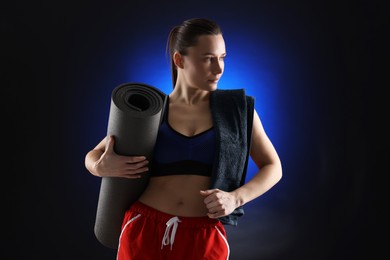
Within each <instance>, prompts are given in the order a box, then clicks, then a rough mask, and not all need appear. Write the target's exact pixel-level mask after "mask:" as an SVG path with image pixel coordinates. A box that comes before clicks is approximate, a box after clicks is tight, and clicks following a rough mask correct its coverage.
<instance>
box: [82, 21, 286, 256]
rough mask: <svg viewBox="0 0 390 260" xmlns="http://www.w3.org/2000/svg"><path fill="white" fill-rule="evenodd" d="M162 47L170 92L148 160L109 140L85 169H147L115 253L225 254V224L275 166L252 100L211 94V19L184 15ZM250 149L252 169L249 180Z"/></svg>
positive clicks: (216, 48) (265, 185)
mask: <svg viewBox="0 0 390 260" xmlns="http://www.w3.org/2000/svg"><path fill="white" fill-rule="evenodd" d="M168 50H169V54H170V59H171V69H172V79H173V86H174V88H173V91H172V92H171V93H170V94H169V96H168V101H167V106H166V109H165V110H164V117H163V120H162V123H161V125H160V129H159V133H158V136H157V141H156V145H155V149H154V155H153V161H152V162H148V161H147V160H146V159H145V157H143V156H121V155H118V154H116V153H115V152H114V150H113V147H114V137H112V136H110V137H109V138H106V137H105V138H103V140H102V141H101V142H100V143H99V144H98V145H97V146H96V147H95V148H94V149H93V150H91V151H90V152H88V153H87V155H86V158H85V165H86V168H87V169H88V170H89V171H90V172H91V173H92V174H93V175H95V176H99V177H124V178H139V177H140V175H141V174H142V173H144V172H146V171H149V169H150V171H149V173H148V174H150V180H149V183H148V186H147V188H146V190H145V191H144V192H143V194H142V195H141V197H140V198H139V200H138V201H137V202H135V203H134V204H133V205H132V206H131V207H130V208H129V209H128V210H127V212H126V214H125V216H124V220H123V225H122V233H121V236H120V240H119V247H118V253H117V259H181V260H182V259H186V260H187V259H196V260H199V259H228V258H229V253H230V252H229V245H228V242H227V237H226V232H225V229H224V224H230V225H236V224H237V218H238V217H239V216H241V215H242V214H243V210H242V206H243V205H244V204H246V203H248V202H249V201H251V200H253V199H255V198H257V197H259V196H261V195H262V194H264V193H265V192H267V191H268V190H269V189H270V188H271V187H273V186H274V185H275V184H276V183H277V182H278V181H279V180H280V179H281V177H282V167H281V162H280V159H279V157H278V154H277V152H276V150H275V148H274V146H273V145H272V143H271V141H270V140H269V138H268V137H267V135H266V133H265V131H264V129H263V126H262V124H261V121H260V119H259V116H258V114H257V112H256V111H255V110H254V108H253V105H252V106H245V105H242V104H244V103H245V100H251V99H250V98H248V97H247V96H246V95H245V96H244V98H236V96H235V95H236V94H237V93H236V92H239V91H225V92H224V91H221V90H217V85H218V81H219V80H220V79H221V76H222V74H223V72H224V59H225V57H226V48H225V41H224V38H223V35H222V31H221V29H220V27H219V26H218V25H217V24H216V23H215V22H213V21H211V20H208V19H199V18H195V19H189V20H186V21H184V22H183V23H182V24H181V25H179V26H176V27H174V28H173V29H172V30H171V32H170V34H169V38H168ZM233 93H236V94H233ZM239 93H244V92H242V91H241V92H239ZM241 95H242V94H241ZM226 96H227V97H226ZM221 100H225V101H223V102H222V101H221ZM235 101H237V102H235ZM241 101H242V102H241ZM224 102H225V103H224ZM249 103H250V102H249ZM224 104H225V105H224ZM230 107H232V108H230ZM229 109H230V110H229ZM215 111H219V112H215ZM237 111H243V112H242V114H240V113H241V112H240V113H238V112H237ZM241 115H244V116H247V117H248V120H247V121H245V120H242V118H241V117H240V118H238V117H239V116H241ZM225 121H231V122H232V124H230V123H228V124H224V122H225ZM247 122H248V123H247ZM229 125H231V126H232V127H229ZM234 126H238V127H237V128H236V129H234ZM244 129H247V130H248V131H247V132H246V131H243V130H244ZM246 133H247V134H246ZM225 136H233V137H234V138H231V139H230V140H229V139H226V137H225ZM106 140H107V142H106ZM236 140H237V141H236ZM240 145H242V146H240ZM236 147H241V148H242V149H236ZM234 149H236V150H234ZM246 149H247V151H248V152H246ZM230 150H231V151H230ZM249 155H250V156H251V158H252V159H253V161H254V162H255V164H256V165H257V167H258V172H257V173H256V174H255V175H254V177H253V178H252V179H250V180H248V181H247V182H246V183H245V182H244V180H245V172H246V164H247V161H248V156H249ZM237 169H238V170H237ZM226 176H228V177H226Z"/></svg>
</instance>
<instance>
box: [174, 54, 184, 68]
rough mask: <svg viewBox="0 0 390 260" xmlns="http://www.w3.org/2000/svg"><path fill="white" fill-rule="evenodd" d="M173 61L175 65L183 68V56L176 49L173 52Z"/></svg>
mask: <svg viewBox="0 0 390 260" xmlns="http://www.w3.org/2000/svg"><path fill="white" fill-rule="evenodd" d="M173 62H174V63H175V65H176V67H178V68H181V69H182V68H183V56H182V55H181V54H180V53H178V52H177V51H176V52H175V53H174V54H173Z"/></svg>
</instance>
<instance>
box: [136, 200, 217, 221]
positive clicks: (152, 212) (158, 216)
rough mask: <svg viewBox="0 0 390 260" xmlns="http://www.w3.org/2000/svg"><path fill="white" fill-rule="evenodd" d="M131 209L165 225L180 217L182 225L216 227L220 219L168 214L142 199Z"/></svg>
mask: <svg viewBox="0 0 390 260" xmlns="http://www.w3.org/2000/svg"><path fill="white" fill-rule="evenodd" d="M130 210H131V211H136V212H138V213H140V214H141V215H143V216H147V217H149V218H152V219H154V220H155V221H158V222H161V223H163V224H164V225H165V224H166V222H167V221H169V220H170V219H172V218H173V217H178V218H179V219H180V226H181V227H214V226H215V225H217V224H218V223H219V222H220V221H219V220H218V219H212V218H209V217H207V216H204V217H183V216H176V215H172V214H168V213H165V212H162V211H159V210H157V209H155V208H152V207H150V206H148V205H146V204H144V203H142V202H140V201H136V202H134V203H133V204H132V205H131V207H130Z"/></svg>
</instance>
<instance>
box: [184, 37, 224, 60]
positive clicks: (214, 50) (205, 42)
mask: <svg viewBox="0 0 390 260" xmlns="http://www.w3.org/2000/svg"><path fill="white" fill-rule="evenodd" d="M189 51H190V52H196V53H200V54H203V55H208V54H210V55H221V54H224V53H226V48H225V40H224V39H223V36H222V35H221V34H218V35H201V36H199V38H198V43H197V45H196V46H193V47H190V48H189Z"/></svg>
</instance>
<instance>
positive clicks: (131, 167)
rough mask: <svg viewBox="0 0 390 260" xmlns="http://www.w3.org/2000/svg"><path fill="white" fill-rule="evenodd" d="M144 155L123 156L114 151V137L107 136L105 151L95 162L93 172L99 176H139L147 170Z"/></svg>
mask: <svg viewBox="0 0 390 260" xmlns="http://www.w3.org/2000/svg"><path fill="white" fill-rule="evenodd" d="M148 163H149V161H148V160H146V157H145V156H123V155H119V154H117V153H115V151H114V137H113V136H109V137H108V141H107V143H106V146H105V151H104V152H103V154H102V155H101V156H100V158H99V159H98V160H97V161H96V162H95V164H94V166H93V167H94V168H95V172H96V173H98V175H99V176H101V177H122V178H129V179H137V178H141V173H144V172H146V171H148V170H149V168H148V167H147V164H148Z"/></svg>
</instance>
